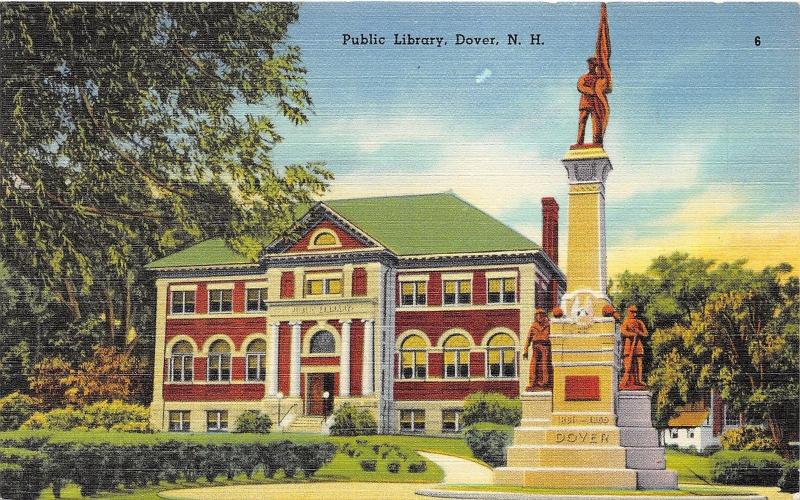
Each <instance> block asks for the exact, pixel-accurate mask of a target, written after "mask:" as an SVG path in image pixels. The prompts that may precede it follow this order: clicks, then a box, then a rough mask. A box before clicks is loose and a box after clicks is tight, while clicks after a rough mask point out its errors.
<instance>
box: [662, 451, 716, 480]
mask: <svg viewBox="0 0 800 500" xmlns="http://www.w3.org/2000/svg"><path fill="white" fill-rule="evenodd" d="M711 463H712V460H711V457H701V456H697V455H691V454H689V453H682V452H680V451H677V450H667V469H672V470H674V471H675V472H677V473H678V482H679V483H685V484H709V483H711Z"/></svg>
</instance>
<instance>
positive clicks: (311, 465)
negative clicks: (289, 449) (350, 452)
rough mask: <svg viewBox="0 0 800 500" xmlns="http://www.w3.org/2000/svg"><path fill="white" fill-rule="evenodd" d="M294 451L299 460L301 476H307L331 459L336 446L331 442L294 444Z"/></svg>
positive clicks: (314, 472)
mask: <svg viewBox="0 0 800 500" xmlns="http://www.w3.org/2000/svg"><path fill="white" fill-rule="evenodd" d="M294 453H295V455H296V456H297V459H298V461H299V462H300V470H302V471H303V476H305V477H306V478H309V477H311V476H313V475H314V474H316V473H317V471H318V470H320V469H321V468H322V466H323V465H325V464H327V463H328V462H330V461H331V460H332V459H333V456H334V455H335V454H336V446H334V445H333V444H331V443H308V444H296V445H294Z"/></svg>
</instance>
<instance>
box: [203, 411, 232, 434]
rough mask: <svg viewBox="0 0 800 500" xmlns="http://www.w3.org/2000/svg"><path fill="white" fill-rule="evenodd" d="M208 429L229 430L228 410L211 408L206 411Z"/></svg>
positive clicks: (215, 430) (209, 430)
mask: <svg viewBox="0 0 800 500" xmlns="http://www.w3.org/2000/svg"><path fill="white" fill-rule="evenodd" d="M206 430H207V431H208V432H227V431H228V411H227V410H211V411H208V412H206Z"/></svg>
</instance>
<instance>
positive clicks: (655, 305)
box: [614, 253, 800, 446]
mask: <svg viewBox="0 0 800 500" xmlns="http://www.w3.org/2000/svg"><path fill="white" fill-rule="evenodd" d="M790 273H791V267H790V266H789V265H788V264H780V265H778V266H775V267H767V268H764V269H762V270H761V271H755V270H751V269H747V268H745V267H744V261H737V262H734V263H730V264H728V263H722V264H715V263H714V262H713V261H708V260H703V259H697V258H692V257H689V256H688V255H686V254H679V253H675V254H673V255H670V256H662V257H659V258H657V259H655V260H654V261H653V263H652V264H651V266H650V267H649V268H648V269H647V271H645V272H644V273H631V272H625V273H623V274H622V275H620V276H619V277H618V279H617V282H616V289H615V293H614V298H615V302H616V303H617V305H618V307H620V308H621V307H624V306H625V305H627V304H633V303H635V304H637V305H639V306H640V308H641V309H643V317H644V319H645V321H647V322H648V323H649V325H648V326H649V327H650V328H653V329H654V330H655V331H654V333H653V340H652V343H651V344H652V345H651V346H650V348H651V363H650V364H651V370H650V374H649V377H648V383H649V385H650V387H651V389H652V390H653V392H654V396H655V398H654V410H655V415H656V419H657V421H658V423H659V424H660V425H661V426H663V425H665V424H666V420H667V419H669V417H671V416H673V415H674V414H675V413H676V411H677V409H678V408H679V407H680V405H682V404H684V403H687V402H690V401H692V400H694V399H696V398H697V397H698V396H700V395H703V394H708V393H709V392H710V391H712V390H714V391H716V392H717V393H718V394H719V395H720V396H721V397H722V398H723V399H724V400H725V401H726V403H727V405H728V407H729V409H730V410H731V411H734V412H737V413H739V414H740V415H741V418H742V420H744V421H748V420H750V421H756V422H765V423H766V424H767V427H768V429H769V431H770V433H771V437H772V439H773V441H774V443H775V445H776V446H781V445H785V442H786V437H787V436H786V435H785V434H786V433H787V432H790V433H792V434H794V433H796V429H797V425H798V409H797V404H796V402H797V401H796V400H797V394H798V389H800V387H798V381H797V359H798V324H799V323H800V316H798V314H799V312H798V308H799V307H800V294H799V293H798V279H797V277H796V276H791V275H790Z"/></svg>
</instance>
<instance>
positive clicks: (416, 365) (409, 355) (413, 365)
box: [400, 349, 428, 379]
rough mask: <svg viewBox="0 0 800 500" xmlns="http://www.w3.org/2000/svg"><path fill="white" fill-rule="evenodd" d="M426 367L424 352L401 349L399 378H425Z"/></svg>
mask: <svg viewBox="0 0 800 500" xmlns="http://www.w3.org/2000/svg"><path fill="white" fill-rule="evenodd" d="M427 368H428V366H427V364H426V363H425V351H423V350H420V351H416V350H410V349H402V350H401V351H400V378H404V379H408V378H425V376H426V375H427V372H428V370H427Z"/></svg>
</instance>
